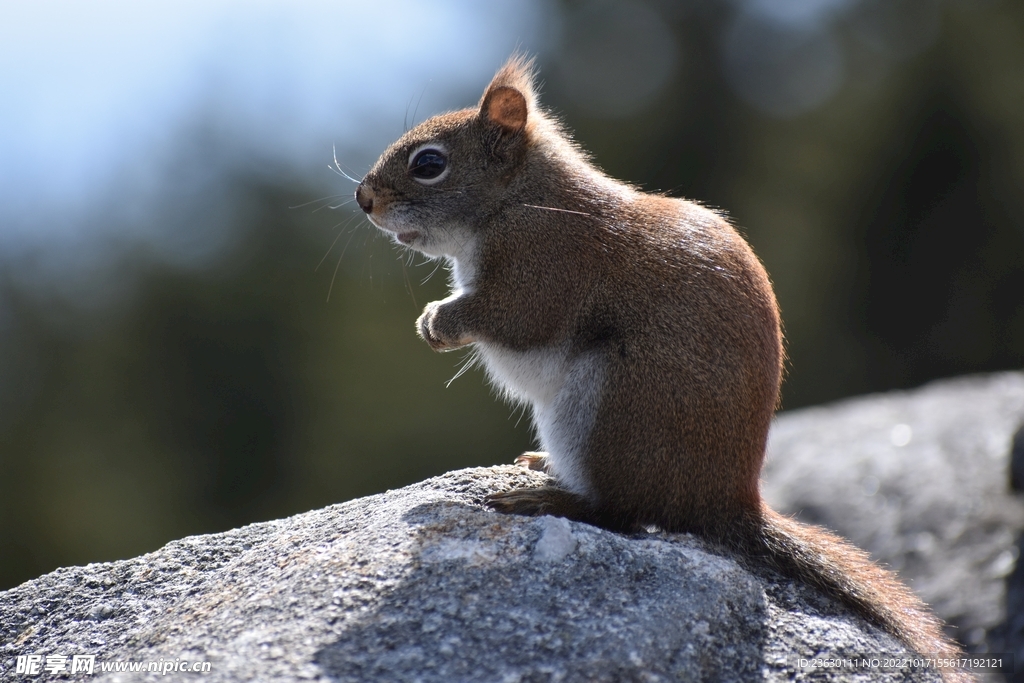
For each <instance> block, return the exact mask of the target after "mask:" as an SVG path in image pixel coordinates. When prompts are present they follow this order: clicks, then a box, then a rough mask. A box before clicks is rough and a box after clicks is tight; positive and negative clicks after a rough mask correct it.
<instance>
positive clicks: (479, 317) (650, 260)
mask: <svg viewBox="0 0 1024 683" xmlns="http://www.w3.org/2000/svg"><path fill="white" fill-rule="evenodd" d="M533 78H534V77H533V72H532V65H531V63H530V62H528V61H527V60H525V59H523V58H522V57H513V58H512V59H511V60H510V61H509V62H508V63H507V64H506V65H505V66H504V67H502V69H501V70H500V71H499V72H498V73H497V75H496V76H495V77H494V79H493V81H492V82H491V84H490V85H489V86H488V88H487V89H486V91H485V92H484V95H483V97H482V99H481V101H480V103H479V105H478V107H475V108H471V109H466V110H462V111H458V112H452V113H448V114H443V115H440V116H437V117H434V118H432V119H429V120H427V121H426V122H424V123H423V124H420V125H419V126H417V127H415V128H413V129H412V130H410V131H408V132H407V133H406V134H405V135H403V136H402V137H401V138H400V139H399V140H398V141H396V142H395V143H394V144H392V145H391V147H389V148H388V150H387V151H385V153H384V154H383V155H382V156H381V158H380V160H378V162H377V163H376V164H375V165H374V166H373V168H372V169H371V170H370V172H369V173H368V174H367V175H366V177H365V178H364V179H363V181H362V183H361V184H360V185H359V188H358V189H357V191H356V199H357V201H358V203H359V205H360V207H361V208H362V209H363V210H364V211H365V212H366V214H367V216H368V217H369V219H370V220H371V222H373V223H374V225H376V226H377V227H379V228H380V229H382V230H383V231H385V232H387V233H389V234H391V235H392V236H393V238H394V239H395V240H396V241H397V242H398V243H400V244H402V245H404V246H408V247H411V248H413V249H416V250H418V251H420V252H422V253H424V254H427V255H428V256H433V257H443V258H445V259H447V260H448V262H449V264H450V266H451V273H452V294H451V296H449V297H448V298H446V299H444V300H442V301H435V302H432V303H430V304H428V305H427V307H426V309H425V311H424V313H423V315H422V316H420V318H419V320H418V321H417V329H418V331H419V334H420V335H421V336H422V337H423V339H424V340H425V341H427V343H428V344H430V345H431V347H432V348H434V349H435V350H439V351H446V350H451V349H456V348H461V347H464V346H467V345H470V344H472V345H474V352H475V353H477V354H478V355H479V358H480V359H481V360H482V361H483V363H484V365H485V367H486V369H487V372H488V374H489V375H490V377H491V379H492V381H493V382H494V383H495V385H496V386H498V387H499V388H501V390H503V391H504V392H505V393H506V394H507V395H508V397H510V398H511V399H513V400H516V401H521V402H523V403H526V404H527V405H529V406H530V407H531V409H532V415H533V421H534V425H535V428H536V430H537V433H538V437H539V440H540V442H541V445H542V447H543V448H544V449H545V450H546V451H547V453H546V454H541V455H538V454H528V455H527V456H524V457H523V458H521V462H523V463H524V464H527V465H528V466H531V467H534V468H536V469H545V470H546V471H548V472H549V473H551V474H552V475H553V476H554V477H555V479H556V481H557V482H558V484H559V485H558V486H557V487H555V486H548V487H541V488H532V489H519V490H515V491H509V492H504V493H500V494H495V495H494V496H491V498H490V499H489V501H488V502H489V504H490V505H491V506H492V507H494V508H496V509H498V510H501V511H504V512H514V513H522V514H543V513H551V514H557V515H562V516H566V517H570V518H573V519H579V520H583V521H588V522H592V523H596V524H598V525H600V526H604V527H607V528H611V529H620V530H630V529H636V528H640V527H645V526H650V525H655V526H657V527H660V528H662V529H664V530H667V531H676V532H692V533H695V534H698V535H700V536H702V537H704V538H707V539H709V540H710V541H712V542H715V543H718V544H721V545H724V546H727V547H730V548H732V549H734V550H735V551H737V552H738V553H739V554H740V556H741V557H743V558H745V560H746V561H748V562H750V563H752V564H755V565H759V566H767V567H771V568H772V569H775V570H777V571H780V572H782V573H783V574H785V575H787V576H791V577H794V578H796V579H799V580H801V581H805V582H807V583H810V584H812V585H815V586H817V587H819V588H820V589H822V590H824V591H825V592H826V593H828V594H829V595H832V596H834V597H836V598H838V599H840V600H841V601H842V602H844V603H846V604H847V605H848V606H850V607H851V608H853V609H854V610H855V611H856V612H858V613H859V614H861V615H863V616H865V617H867V618H868V619H870V620H871V621H873V622H875V623H876V624H878V625H880V626H882V627H883V628H885V629H886V630H888V631H889V632H890V633H892V634H893V635H895V636H897V637H898V638H900V639H901V640H903V641H904V642H905V643H906V644H907V645H908V647H910V648H911V649H913V650H915V651H917V652H918V653H922V654H925V653H931V654H944V655H946V656H950V655H955V654H956V653H957V648H956V646H955V645H953V644H952V643H950V642H949V641H948V640H946V639H945V638H944V636H943V635H942V631H941V628H940V625H939V622H938V621H937V620H936V619H935V618H934V617H932V616H931V615H930V614H929V612H928V610H927V608H926V607H925V606H924V605H923V604H922V603H921V602H920V600H918V599H917V598H916V597H915V596H914V595H913V593H911V592H910V591H909V590H908V589H907V588H905V587H904V586H903V585H902V584H900V583H899V582H898V581H897V580H896V579H895V578H894V577H893V576H892V575H891V574H890V573H888V572H886V571H884V570H883V569H881V568H880V567H878V566H877V565H875V564H873V563H871V562H870V560H869V559H868V558H867V555H866V554H865V553H863V552H862V551H860V550H857V549H856V548H854V547H853V546H852V545H850V544H849V543H847V542H845V541H843V540H841V539H839V538H837V537H835V536H833V535H831V534H828V533H827V532H825V531H823V530H820V529H817V528H815V527H810V526H806V525H803V524H800V523H798V522H796V521H794V520H791V519H788V518H786V517H783V516H781V515H779V514H777V513H775V512H773V511H772V510H770V509H769V508H768V507H767V506H766V505H765V504H764V503H763V501H762V500H761V495H760V490H759V476H760V471H761V466H762V463H763V460H764V454H765V447H766V443H767V438H768V430H769V426H770V422H771V419H772V416H773V414H774V411H775V408H776V406H777V403H778V399H779V387H780V384H781V381H782V371H783V359H784V351H783V344H782V333H781V327H780V320H779V312H778V305H777V303H776V300H775V295H774V292H773V290H772V287H771V283H770V281H769V279H768V275H767V273H766V272H765V270H764V268H763V266H762V265H761V263H760V261H759V260H758V259H757V257H756V256H755V255H754V253H753V251H752V250H751V249H750V247H749V245H748V244H747V243H746V242H745V241H744V240H743V238H742V237H741V236H740V235H739V233H737V231H736V230H735V229H734V228H733V227H732V226H731V225H730V224H729V223H728V221H726V220H725V219H724V218H723V217H722V216H721V215H719V214H717V213H715V212H714V211H711V210H709V209H707V208H704V207H702V206H700V205H698V204H695V203H692V202H688V201H686V200H683V199H677V198H670V197H666V196H662V195H656V194H649V193H643V192H640V191H638V190H637V189H635V188H633V187H631V186H629V185H627V184H624V183H621V182H618V181H615V180H613V179H611V178H609V177H608V176H606V175H605V174H603V173H602V172H601V171H599V170H598V169H597V168H595V167H594V166H593V165H592V164H591V163H590V161H589V159H588V158H587V157H586V155H585V154H584V153H583V152H582V151H581V150H579V149H578V148H577V147H576V146H575V145H574V144H573V143H572V141H571V138H570V137H569V135H568V133H567V132H566V131H564V130H563V129H562V127H561V126H560V124H559V123H558V122H557V121H555V120H554V119H553V118H551V117H549V116H548V115H547V114H545V113H544V112H543V110H541V109H540V108H539V106H538V104H537V102H536V94H535V91H534V87H533ZM954 675H955V674H954Z"/></svg>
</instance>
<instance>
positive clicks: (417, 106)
mask: <svg viewBox="0 0 1024 683" xmlns="http://www.w3.org/2000/svg"><path fill="white" fill-rule="evenodd" d="M425 92H427V86H426V85H424V86H423V90H420V96H419V97H417V98H416V106H415V107H414V108H413V110H412V122H413V124H414V125H415V123H416V112H417V111H419V108H420V100H422V99H423V93H425ZM408 111H409V110H408V108H406V112H408ZM406 130H409V129H408V127H407V128H406Z"/></svg>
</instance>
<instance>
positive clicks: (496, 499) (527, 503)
mask: <svg viewBox="0 0 1024 683" xmlns="http://www.w3.org/2000/svg"><path fill="white" fill-rule="evenodd" d="M520 457H522V456H520ZM484 504H486V505H487V506H488V507H490V508H491V509H493V510H496V511H497V512H501V513H503V514H507V515H527V516H530V517H537V516H540V515H553V516H555V517H565V518H567V519H571V520H575V521H577V522H589V523H593V520H594V512H593V510H592V509H591V507H590V505H589V504H588V503H587V502H586V500H585V499H584V498H583V497H582V496H579V495H577V494H575V493H572V492H570V491H566V490H565V489H563V488H559V487H557V486H538V487H534V488H522V489H512V490H511V491H501V492H499V493H492V494H490V495H488V496H487V497H486V498H485V499H484Z"/></svg>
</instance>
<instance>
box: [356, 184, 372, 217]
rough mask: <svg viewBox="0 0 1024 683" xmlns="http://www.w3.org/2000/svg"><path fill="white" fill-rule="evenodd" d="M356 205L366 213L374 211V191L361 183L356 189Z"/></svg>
mask: <svg viewBox="0 0 1024 683" xmlns="http://www.w3.org/2000/svg"><path fill="white" fill-rule="evenodd" d="M356 204H358V205H359V208H360V209H362V210H363V211H365V212H366V213H371V212H372V211H373V189H371V188H370V186H369V185H367V184H366V183H359V187H357V188H356Z"/></svg>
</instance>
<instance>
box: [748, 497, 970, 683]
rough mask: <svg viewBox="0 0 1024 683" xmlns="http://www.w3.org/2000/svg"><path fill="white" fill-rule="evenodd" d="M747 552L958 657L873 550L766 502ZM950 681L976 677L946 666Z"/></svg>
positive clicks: (909, 639) (901, 635)
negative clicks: (872, 554) (870, 552)
mask: <svg viewBox="0 0 1024 683" xmlns="http://www.w3.org/2000/svg"><path fill="white" fill-rule="evenodd" d="M751 521H752V522H753V523H754V524H755V525H756V527H757V528H756V531H755V533H753V534H742V535H741V536H744V537H746V538H748V539H750V542H751V543H752V546H753V547H747V548H744V550H745V551H746V552H744V553H743V554H744V555H746V556H747V557H748V558H750V559H751V560H752V561H754V562H756V563H759V564H762V565H764V566H768V567H770V568H772V569H774V570H776V571H778V572H780V573H781V574H783V575H785V576H790V577H792V578H796V579H799V580H801V581H804V582H806V583H810V584H812V585H814V586H817V587H818V588H819V589H820V590H822V591H824V592H825V593H826V594H828V595H831V596H833V597H836V598H838V599H839V600H841V601H842V602H843V603H845V604H846V605H847V606H848V607H850V608H852V609H853V610H854V611H855V612H857V613H858V614H860V615H861V616H863V617H866V618H867V619H868V620H869V621H871V622H873V623H875V624H876V625H878V626H880V627H881V628H883V629H885V630H886V631H888V632H889V633H891V634H892V635H893V636H895V637H896V638H898V639H899V640H901V641H902V642H903V643H905V644H906V645H907V646H908V647H909V648H910V649H911V650H912V651H914V652H915V653H917V654H920V655H929V656H936V657H939V658H951V659H956V658H959V657H961V656H962V653H961V651H960V648H959V647H958V646H957V645H956V644H955V643H954V642H952V641H951V640H949V639H948V638H947V637H946V636H945V635H944V634H943V632H942V622H941V621H939V619H938V618H936V617H935V616H933V615H932V613H931V612H930V611H929V609H928V607H927V606H926V605H925V604H924V603H923V602H922V601H921V600H920V598H918V597H917V596H916V595H915V594H914V593H913V592H912V591H911V590H910V589H909V588H907V587H906V586H905V585H903V584H902V583H900V582H899V581H898V580H897V579H896V577H895V575H894V574H892V573H891V572H889V571H888V570H886V569H883V568H882V567H880V566H879V565H877V564H875V563H874V562H872V561H871V559H870V558H869V557H868V554H867V553H866V552H864V551H863V550H860V549H859V548H856V547H854V546H853V545H851V544H850V543H848V542H847V541H845V540H843V539H841V538H839V537H838V536H835V535H833V534H831V533H829V532H827V531H825V530H824V529H821V528H819V527H815V526H811V525H807V524H802V523H800V522H797V521H796V520H794V519H791V518H789V517H786V516H784V515H781V514H779V513H777V512H775V511H774V510H772V509H771V508H769V507H768V506H767V505H765V504H763V503H762V505H761V514H760V515H759V516H757V518H756V519H755V520H751ZM941 671H942V677H943V680H945V681H971V680H974V679H973V677H972V676H971V675H970V674H969V673H967V672H966V671H963V670H961V669H943V670H941Z"/></svg>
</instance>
